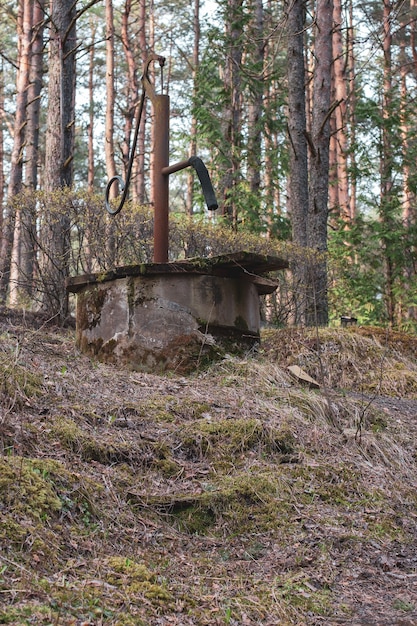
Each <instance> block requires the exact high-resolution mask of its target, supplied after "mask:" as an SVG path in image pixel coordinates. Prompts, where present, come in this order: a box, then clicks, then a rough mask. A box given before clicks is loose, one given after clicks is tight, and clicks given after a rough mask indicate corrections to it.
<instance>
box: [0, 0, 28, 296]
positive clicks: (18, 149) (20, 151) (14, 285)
mask: <svg viewBox="0 0 417 626" xmlns="http://www.w3.org/2000/svg"><path fill="white" fill-rule="evenodd" d="M32 9H33V0H21V2H20V3H19V17H18V24H20V25H21V28H20V29H19V31H20V32H19V46H18V49H19V68H18V73H17V82H16V94H17V95H16V115H15V123H14V140H13V150H12V159H11V171H10V178H9V186H8V190H7V198H8V203H9V207H10V206H11V202H12V200H13V198H14V197H15V196H16V195H17V194H18V193H19V192H20V191H21V190H22V180H23V157H24V143H25V129H26V124H27V116H26V115H27V111H26V106H27V101H28V87H29V69H30V44H31V33H32V16H33V13H32ZM10 227H11V223H10ZM8 238H9V235H8V234H7V236H6V238H5V240H6V239H8ZM7 243H8V242H7ZM21 248H22V209H21V208H20V207H19V208H18V209H17V210H16V215H15V219H14V224H13V239H12V248H11V258H10V278H9V304H10V306H16V305H17V304H18V301H19V285H20V279H21V271H20V261H21V258H20V257H21ZM8 256H9V253H8V251H4V252H3V251H2V261H3V260H4V261H6V267H7V264H8V259H7V257H8ZM3 267H4V266H3Z"/></svg>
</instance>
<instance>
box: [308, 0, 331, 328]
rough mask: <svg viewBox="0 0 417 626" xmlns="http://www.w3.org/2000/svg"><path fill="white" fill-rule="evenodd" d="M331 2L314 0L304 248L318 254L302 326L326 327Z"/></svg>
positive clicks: (313, 265) (311, 276) (310, 274)
mask: <svg viewBox="0 0 417 626" xmlns="http://www.w3.org/2000/svg"><path fill="white" fill-rule="evenodd" d="M332 29H333V2H332V0H318V2H317V12H316V36H315V45H314V54H315V67H314V78H313V110H312V126H311V129H312V133H311V142H310V159H309V174H310V176H309V203H308V218H307V245H308V246H309V247H310V248H311V249H312V250H315V251H316V252H317V253H318V258H316V259H314V260H313V262H312V263H311V264H310V273H309V276H308V279H307V288H308V289H307V302H306V323H307V325H309V326H316V325H317V326H326V325H327V324H328V297H327V260H326V253H327V218H328V186H329V145H330V115H331V109H330V94H331V69H332Z"/></svg>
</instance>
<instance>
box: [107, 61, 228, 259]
mask: <svg viewBox="0 0 417 626" xmlns="http://www.w3.org/2000/svg"><path fill="white" fill-rule="evenodd" d="M154 61H157V62H158V63H159V66H160V68H161V84H162V90H163V81H162V71H163V69H162V68H163V67H164V65H165V57H162V56H159V55H156V54H151V55H150V56H149V58H148V59H147V61H146V63H145V67H144V72H143V76H142V95H141V99H140V102H139V107H138V112H137V116H136V128H135V134H134V139H133V144H132V150H131V154H130V158H129V164H128V169H127V174H126V181H124V180H123V179H122V177H121V176H113V177H112V178H111V179H110V180H109V182H108V183H107V187H106V209H107V211H108V212H109V213H110V215H117V213H119V212H120V211H121V210H122V208H123V205H124V203H125V201H126V198H127V194H128V191H129V185H130V179H131V175H132V167H133V160H134V156H135V150H136V144H137V139H138V133H139V126H140V121H141V118H142V113H143V109H144V104H145V98H146V96H148V97H149V99H150V101H151V103H152V105H153V109H154V115H155V121H154V124H155V130H154V145H153V150H154V167H153V172H152V184H153V189H154V262H155V263H166V262H167V261H168V236H169V182H168V179H169V175H170V174H173V173H174V172H178V171H180V170H182V169H184V168H186V167H190V166H191V167H193V168H194V169H195V171H196V173H197V176H198V178H199V180H200V183H201V187H202V190H203V195H204V199H205V201H206V204H207V208H208V209H209V210H210V211H214V210H216V209H217V208H218V204H217V200H216V195H215V193H214V190H213V186H212V184H211V180H210V176H209V173H208V171H207V168H206V166H205V165H204V163H203V161H202V160H201V159H200V158H199V157H196V156H192V157H190V158H189V159H186V160H185V161H180V162H179V163H175V164H174V165H169V96H168V95H167V94H163V93H160V94H157V93H156V92H155V88H154V85H153V84H152V82H151V80H150V78H149V66H150V64H151V63H152V62H154ZM116 181H117V182H118V183H119V185H120V189H121V191H122V192H123V193H122V197H121V199H120V202H119V205H118V206H117V207H116V208H115V209H112V207H111V206H110V200H109V195H110V188H111V186H112V185H113V184H114V183H115V182H116Z"/></svg>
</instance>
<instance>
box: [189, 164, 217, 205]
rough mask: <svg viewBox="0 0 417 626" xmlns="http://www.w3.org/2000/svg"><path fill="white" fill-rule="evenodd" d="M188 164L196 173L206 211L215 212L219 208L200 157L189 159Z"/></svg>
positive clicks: (208, 175)
mask: <svg viewBox="0 0 417 626" xmlns="http://www.w3.org/2000/svg"><path fill="white" fill-rule="evenodd" d="M188 162H189V164H190V165H191V166H192V167H193V168H194V169H195V171H196V173H197V176H198V179H199V181H200V184H201V188H202V190H203V194H204V200H205V201H206V204H207V208H208V210H209V211H215V210H216V209H218V208H219V205H218V202H217V198H216V194H215V193H214V189H213V185H212V184H211V180H210V174H209V173H208V171H207V168H206V166H205V165H204V163H203V161H202V160H201V159H200V157H197V156H193V157H191V158H190V159H189V160H188Z"/></svg>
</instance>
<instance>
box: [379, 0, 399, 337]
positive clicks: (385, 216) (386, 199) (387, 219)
mask: <svg viewBox="0 0 417 626" xmlns="http://www.w3.org/2000/svg"><path fill="white" fill-rule="evenodd" d="M383 18H384V19H383V29H384V37H383V53H384V83H383V94H382V118H383V124H382V141H381V165H380V172H381V207H380V221H381V224H382V231H383V234H382V248H383V251H384V263H385V302H386V308H387V316H388V321H389V324H390V326H395V321H396V320H395V304H396V301H395V295H394V254H395V250H394V249H393V248H392V241H391V232H392V230H393V226H394V224H393V219H392V218H393V216H392V189H393V162H392V159H393V151H392V140H393V137H392V133H391V130H390V127H391V125H390V119H389V118H390V111H391V110H392V52H391V46H392V33H391V2H390V0H384V3H383Z"/></svg>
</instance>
